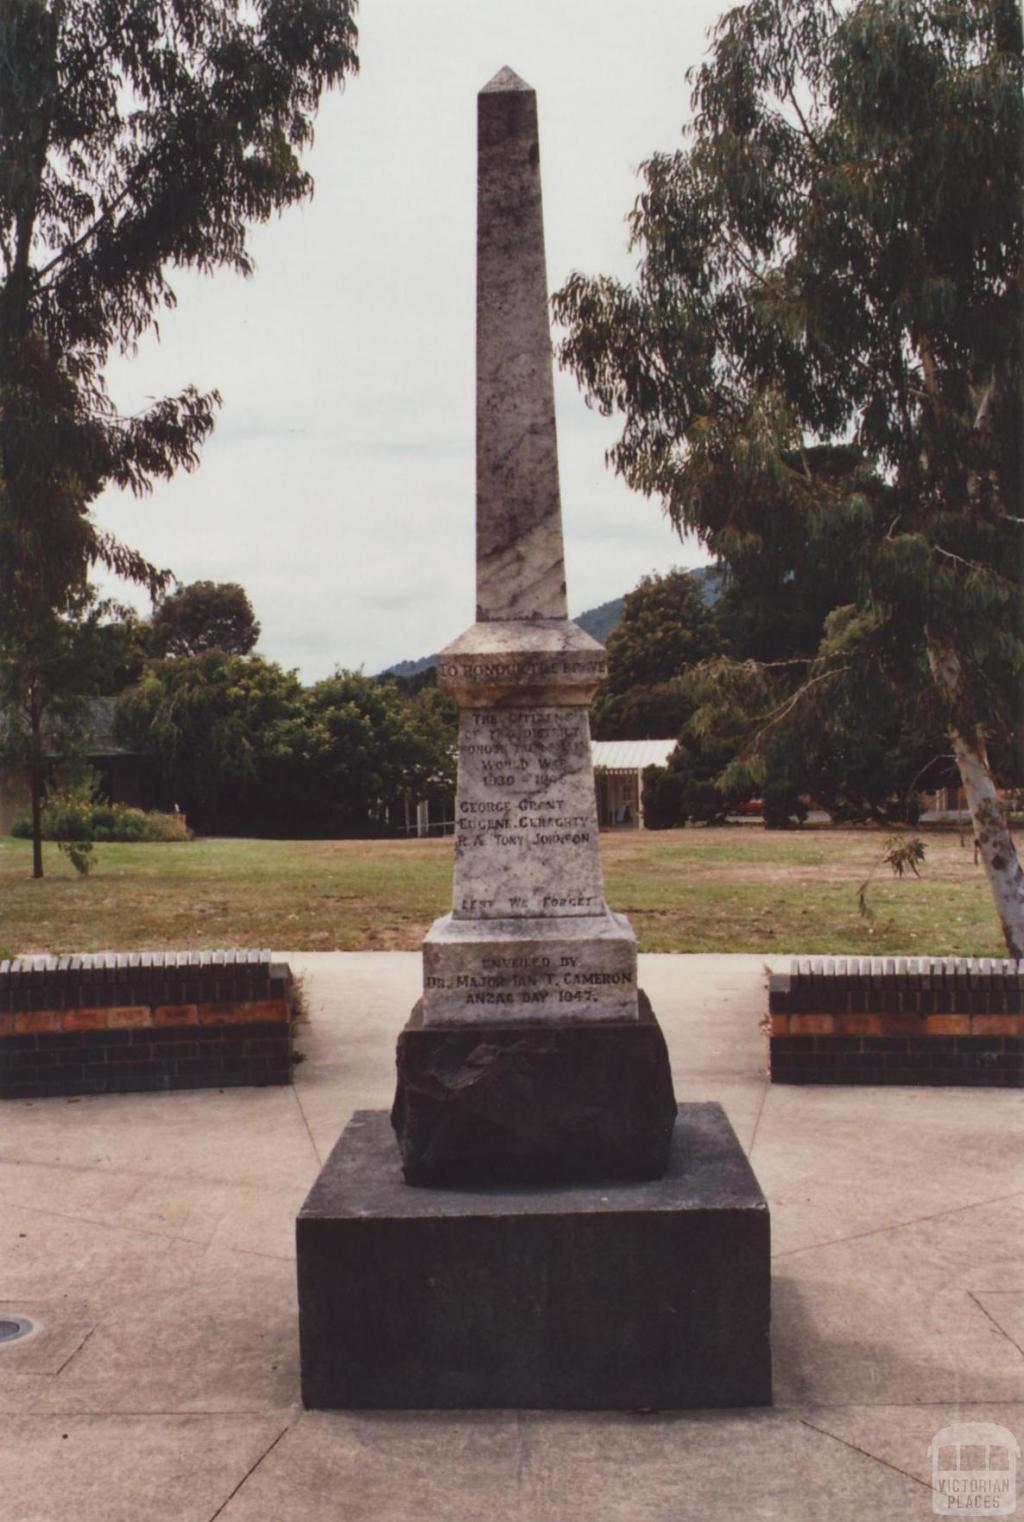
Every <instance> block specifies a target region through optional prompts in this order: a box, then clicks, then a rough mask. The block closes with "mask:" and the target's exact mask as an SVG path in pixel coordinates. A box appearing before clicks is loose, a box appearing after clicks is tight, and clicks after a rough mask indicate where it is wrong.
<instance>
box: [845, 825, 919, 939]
mask: <svg viewBox="0 0 1024 1522" xmlns="http://www.w3.org/2000/svg"><path fill="white" fill-rule="evenodd" d="M925 855H926V847H925V843H924V841H923V840H921V839H920V838H919V837H918V836H916V835H910V836H904V835H891V836H890V837H889V839H888V840H887V841H886V842H885V848H884V850H883V851H882V854H881V857H880V858H879V860H878V861H877V862H876V863H875V865H874V866H873V867H872V868H871V871H870V872H869V873H868V875H867V877H866V878H865V879H864V881H863V882H862V883H861V885H860V887H859V888H858V889H857V908H858V910H859V911H860V914H861V917H862V918H863V919H866V920H868V921H869V923H870V922H873V921H874V918H875V916H874V911H873V910H872V908H871V905H870V904H869V902H868V889H869V888H870V886H871V880H872V878H873V877H874V875H875V873H876V872H877V871H878V869H879V867H889V868H890V869H891V870H892V874H893V876H894V877H899V878H902V876H903V874H904V873H905V872H912V873H913V875H914V876H915V877H920V876H921V874H920V872H919V871H918V870H917V868H918V863H920V862H923V861H924V859H925Z"/></svg>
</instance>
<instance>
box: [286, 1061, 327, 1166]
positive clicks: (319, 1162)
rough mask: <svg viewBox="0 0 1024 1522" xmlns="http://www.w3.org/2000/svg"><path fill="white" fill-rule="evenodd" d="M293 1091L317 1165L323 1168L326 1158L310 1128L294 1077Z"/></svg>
mask: <svg viewBox="0 0 1024 1522" xmlns="http://www.w3.org/2000/svg"><path fill="white" fill-rule="evenodd" d="M291 1091H292V1094H293V1095H294V1097H295V1103H296V1104H297V1105H298V1108H299V1114H300V1115H301V1116H302V1124H303V1125H304V1126H305V1128H306V1135H307V1136H308V1137H309V1145H310V1146H311V1147H312V1148H313V1156H314V1157H315V1158H316V1165H317V1167H318V1168H322V1167H323V1165H324V1160H323V1158H322V1157H321V1156H320V1148H319V1147H318V1146H317V1144H316V1141H315V1140H314V1137H313V1132H312V1129H311V1128H310V1124H309V1120H308V1118H307V1116H306V1112H305V1110H304V1109H303V1106H302V1100H301V1098H300V1097H299V1089H298V1085H297V1084H296V1083H295V1081H294V1079H293V1080H292V1083H291Z"/></svg>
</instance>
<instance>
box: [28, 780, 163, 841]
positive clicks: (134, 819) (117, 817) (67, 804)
mask: <svg viewBox="0 0 1024 1522" xmlns="http://www.w3.org/2000/svg"><path fill="white" fill-rule="evenodd" d="M11 834H12V835H14V836H17V837H18V839H20V840H28V839H30V838H31V836H32V819H31V816H30V815H29V814H28V813H24V812H23V813H21V814H18V815H17V816H16V817H15V820H14V822H13V824H12V825H11ZM191 838H192V833H191V831H190V830H189V828H188V826H187V825H186V823H185V819H184V816H183V815H182V814H161V813H159V812H157V811H156V810H152V811H151V812H149V813H146V812H144V811H143V810H142V809H133V808H129V807H128V805H127V804H124V803H97V802H95V801H93V800H92V799H91V797H90V796H89V794H88V793H87V792H85V793H83V791H82V790H80V789H78V788H66V789H64V790H62V791H61V792H59V793H51V795H50V797H49V798H48V799H47V801H46V806H45V808H44V809H43V839H44V840H56V841H58V842H60V841H82V842H93V841H96V842H100V843H107V842H111V841H119V842H122V843H124V842H127V843H129V844H131V843H134V842H138V841H150V842H154V841H181V840H191Z"/></svg>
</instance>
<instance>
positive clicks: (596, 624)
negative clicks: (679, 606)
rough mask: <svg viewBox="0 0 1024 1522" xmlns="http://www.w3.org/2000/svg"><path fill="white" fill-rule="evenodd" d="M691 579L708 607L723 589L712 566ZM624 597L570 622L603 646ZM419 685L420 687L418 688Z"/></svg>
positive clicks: (408, 670) (411, 670) (395, 669)
mask: <svg viewBox="0 0 1024 1522" xmlns="http://www.w3.org/2000/svg"><path fill="white" fill-rule="evenodd" d="M690 575H691V576H692V577H693V578H694V580H695V581H697V582H698V583H699V585H700V595H701V597H702V599H703V600H704V602H706V603H707V604H708V606H709V607H711V606H713V605H714V603H715V602H717V600H718V594H719V592H720V591H721V588H722V572H721V571H720V570H719V568H718V567H717V566H715V565H699V566H696V567H695V568H694V569H693V570H692V571H691V572H690ZM625 600H626V598H625V594H623V595H622V597H613V598H612V600H611V602H603V603H601V604H600V606H599V607H596V608H588V609H587V611H586V612H585V613H580V614H579V615H578V617H577V618H575V619H574V620H573V622H574V623H577V624H579V626H580V628H581V629H584V630H585V631H586V632H587V634H589V635H590V636H591V638H592V639H596V640H600V641H601V644H602V645H603V644H604V643H605V642H606V641H607V639H608V636H609V634H611V633H612V632H613V630H614V629H615V628H616V627H617V625H618V622H619V619H620V618H621V617H622V607H623V604H624V602H625ZM436 665H437V653H436V652H435V653H434V654H433V655H421V656H420V658H419V660H415V661H398V662H396V664H395V665H394V666H388V667H387V668H386V670H384V671H381V672H379V673H378V675H379V676H382V677H383V676H397V677H400V678H404V679H406V680H408V679H409V678H410V677H417V676H422V675H423V673H424V672H426V671H429V670H430V669H431V668H432V667H433V666H436ZM417 685H419V684H417Z"/></svg>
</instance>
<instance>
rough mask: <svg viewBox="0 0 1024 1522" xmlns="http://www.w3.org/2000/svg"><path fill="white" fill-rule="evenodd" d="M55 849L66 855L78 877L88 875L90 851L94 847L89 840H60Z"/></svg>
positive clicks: (90, 864)
mask: <svg viewBox="0 0 1024 1522" xmlns="http://www.w3.org/2000/svg"><path fill="white" fill-rule="evenodd" d="M57 849H58V851H59V852H60V853H61V855H62V856H66V857H67V859H68V861H69V862H70V863H71V865H72V866H73V867H74V869H75V871H76V872H77V873H78V874H79V876H80V877H88V875H89V871H90V868H91V867H92V853H93V851H94V850H95V849H96V847H95V846H94V845H93V843H92V841H91V840H60V841H58V842H57Z"/></svg>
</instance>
